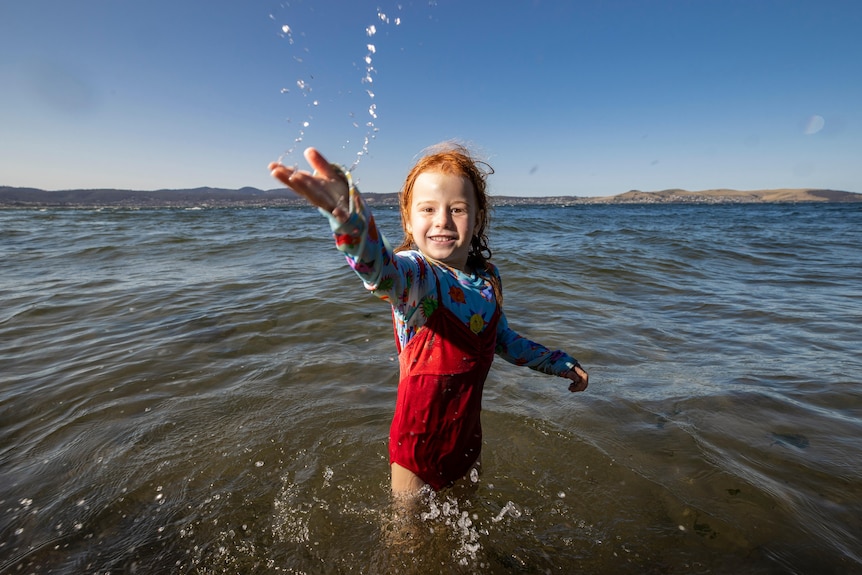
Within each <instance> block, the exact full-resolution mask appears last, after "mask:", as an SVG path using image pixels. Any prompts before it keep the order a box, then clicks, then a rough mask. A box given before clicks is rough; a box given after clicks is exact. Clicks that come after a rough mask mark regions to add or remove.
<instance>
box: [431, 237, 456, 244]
mask: <svg viewBox="0 0 862 575" xmlns="http://www.w3.org/2000/svg"><path fill="white" fill-rule="evenodd" d="M428 239H429V240H431V241H432V242H440V243H443V242H454V241H455V238H453V237H449V236H429V237H428Z"/></svg>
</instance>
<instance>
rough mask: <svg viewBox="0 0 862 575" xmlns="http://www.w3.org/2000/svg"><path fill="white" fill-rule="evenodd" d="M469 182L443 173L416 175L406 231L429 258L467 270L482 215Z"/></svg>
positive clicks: (434, 172) (460, 177)
mask: <svg viewBox="0 0 862 575" xmlns="http://www.w3.org/2000/svg"><path fill="white" fill-rule="evenodd" d="M475 195H476V194H475V193H474V191H473V185H472V184H471V183H470V181H469V180H467V179H466V178H464V177H462V176H457V175H454V174H445V173H443V172H436V171H433V172H422V173H421V174H419V175H418V176H416V180H415V181H414V183H413V192H412V197H411V201H410V218H409V221H407V222H406V225H405V227H406V228H407V231H408V232H409V233H410V234H412V235H413V240H414V241H415V242H416V247H418V248H419V251H421V252H422V253H423V254H425V255H426V256H428V257H430V258H433V259H435V260H437V261H440V262H443V263H444V264H446V265H448V266H450V267H453V268H457V269H459V270H461V271H467V270H466V268H467V254H468V253H469V251H470V242H471V240H472V239H473V230H474V229H475V228H476V223H477V221H478V216H479V214H477V213H476V197H475Z"/></svg>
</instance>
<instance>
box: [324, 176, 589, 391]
mask: <svg viewBox="0 0 862 575" xmlns="http://www.w3.org/2000/svg"><path fill="white" fill-rule="evenodd" d="M323 213H324V214H326V215H327V216H329V219H330V225H331V227H332V231H333V234H334V237H335V243H336V245H337V247H338V249H339V250H340V251H341V252H342V253H344V255H345V256H346V258H347V262H348V263H349V264H350V267H351V268H353V270H354V271H355V272H356V273H357V274H358V275H359V277H360V278H361V279H362V281H363V283H364V284H365V287H366V289H368V290H370V291H371V292H372V293H373V294H374V295H376V296H377V297H379V298H381V299H382V300H384V301H387V302H389V303H390V304H391V305H392V315H393V319H394V324H395V335H396V343H397V345H398V350H399V352H400V350H401V349H403V348H404V347H405V346H406V345H407V343H408V342H409V341H410V340H411V339H412V338H413V336H414V335H416V333H417V332H418V331H419V330H421V329H422V328H423V327H424V325H425V322H426V320H427V319H428V317H430V315H431V313H432V312H433V311H434V310H435V309H436V308H437V306H438V305H441V303H442V305H444V306H446V307H447V308H448V309H449V310H451V311H452V312H453V313H454V314H455V316H456V317H457V318H458V319H459V320H460V321H463V322H464V324H465V325H467V326H468V327H469V328H470V329H471V330H472V331H473V332H474V333H481V332H482V331H483V330H484V329H485V327H486V326H487V325H488V322H489V320H491V318H492V317H493V315H494V310H495V309H496V307H497V301H496V296H495V293H494V289H493V287H492V283H491V274H493V276H494V278H495V279H496V282H497V285H501V284H500V276H499V272H498V271H497V268H496V267H495V266H490V269H489V270H479V271H478V272H476V273H473V274H467V273H464V272H462V271H460V270H455V269H452V268H450V267H448V266H444V265H441V264H439V263H435V262H433V261H432V260H429V259H426V258H425V256H423V255H422V254H421V253H420V252H418V251H402V252H398V253H394V252H393V250H392V248H391V247H390V245H389V242H388V241H387V240H386V238H385V237H383V236H382V235H381V233H380V231H379V230H378V228H377V225H376V223H375V221H374V216H373V214H372V213H371V211H370V210H369V209H368V207H367V206H366V204H365V202H364V201H363V200H362V197H361V195H360V194H359V192H358V191H357V190H356V189H355V188H353V187H351V189H350V215H349V218H348V219H347V220H346V221H345V222H344V223H340V222H338V220H336V219H335V218H333V217H332V216H331V215H330V214H328V213H326V212H323ZM432 266H433V267H434V269H433V270H432V269H431V267H432ZM437 281H439V282H440V288H441V289H440V290H439V293H440V294H441V296H442V299H443V301H442V302H439V301H438V298H437V293H438V290H437V289H436V283H435V282H437ZM501 312H502V310H501ZM496 340H497V344H496V353H497V355H499V356H500V357H502V358H503V359H505V360H506V361H508V362H510V363H513V364H515V365H522V366H526V367H530V368H532V369H534V370H536V371H540V372H542V373H546V374H549V375H558V376H563V375H564V374H566V373H567V372H569V371H570V370H572V369H573V368H574V366H575V365H577V361H576V360H575V359H573V358H572V357H571V356H569V355H567V354H566V353H564V352H562V351H551V350H550V349H548V348H546V347H545V346H542V345H540V344H538V343H535V342H532V341H530V340H528V339H526V338H524V337H521V336H520V335H519V334H518V333H517V332H515V331H514V330H512V329H510V328H509V325H508V322H507V321H506V316H505V314H503V313H501V315H500V319H499V321H498V322H497V338H496Z"/></svg>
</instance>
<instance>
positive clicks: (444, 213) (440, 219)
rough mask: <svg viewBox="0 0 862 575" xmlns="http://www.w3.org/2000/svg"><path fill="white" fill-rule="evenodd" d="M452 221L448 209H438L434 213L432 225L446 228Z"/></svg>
mask: <svg viewBox="0 0 862 575" xmlns="http://www.w3.org/2000/svg"><path fill="white" fill-rule="evenodd" d="M451 223H452V214H451V213H449V210H438V211H437V213H435V214H434V225H435V226H437V227H440V228H444V229H445V228H448V227H449V225H450V224H451Z"/></svg>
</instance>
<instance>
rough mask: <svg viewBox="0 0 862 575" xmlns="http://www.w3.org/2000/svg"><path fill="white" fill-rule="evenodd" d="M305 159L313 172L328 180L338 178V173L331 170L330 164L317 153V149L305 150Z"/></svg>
mask: <svg viewBox="0 0 862 575" xmlns="http://www.w3.org/2000/svg"><path fill="white" fill-rule="evenodd" d="M304 155H305V159H306V160H307V161H308V164H309V165H310V166H311V167H312V168H313V169H314V171H315V172H317V173H318V174H320V175H322V176H324V177H325V178H327V179H329V180H334V179H336V178H338V173H337V172H336V171H335V170H334V169H333V168H332V164H330V163H329V161H328V160H327V159H326V158H324V157H323V154H321V153H320V152H318V151H317V148H308V149H307V150H305V154H304Z"/></svg>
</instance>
